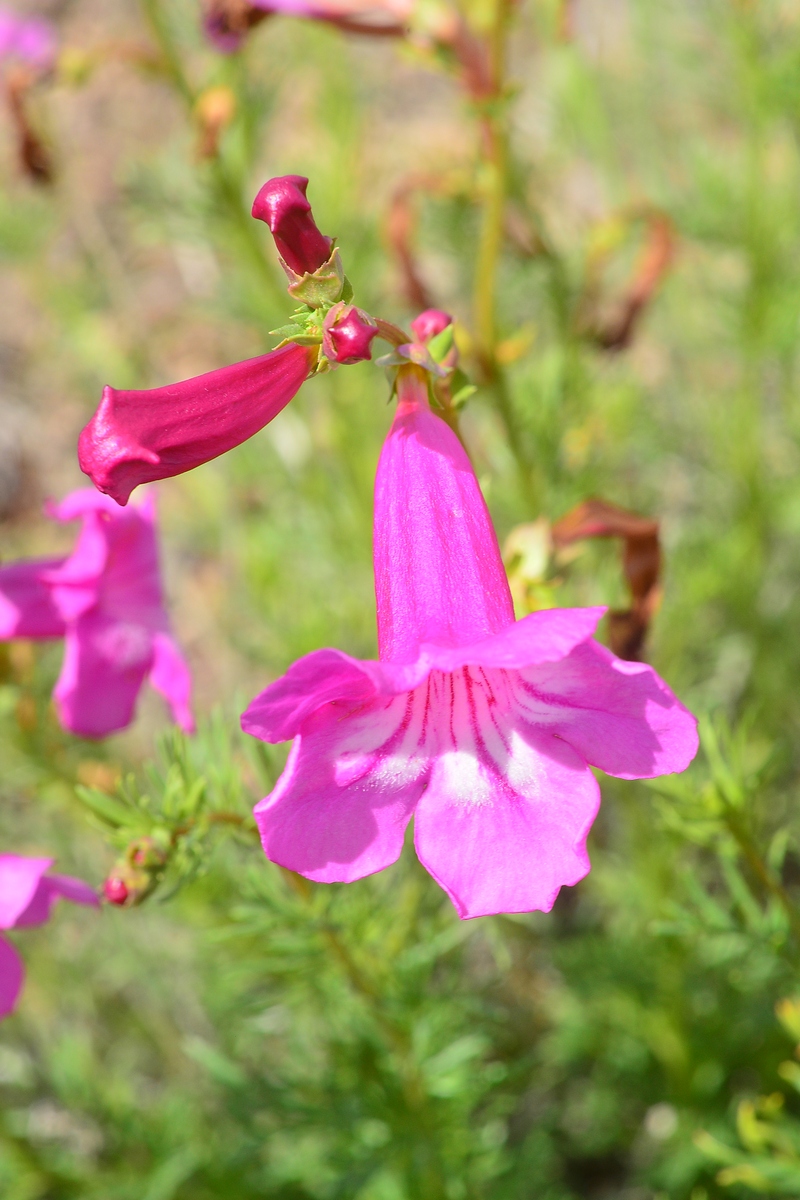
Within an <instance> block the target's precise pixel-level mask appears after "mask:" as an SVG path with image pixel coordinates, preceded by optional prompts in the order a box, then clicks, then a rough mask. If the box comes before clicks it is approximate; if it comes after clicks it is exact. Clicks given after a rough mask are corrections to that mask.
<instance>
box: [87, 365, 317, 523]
mask: <svg viewBox="0 0 800 1200" xmlns="http://www.w3.org/2000/svg"><path fill="white" fill-rule="evenodd" d="M316 357H317V351H316V348H315V347H313V346H298V345H296V344H294V343H292V344H291V345H289V346H282V347H281V348H280V349H279V350H272V351H270V353H269V354H262V355H261V356H260V357H259V358H250V359H247V360H246V361H245V362H240V363H235V364H234V365H233V366H231V367H221V368H220V369H219V370H218V371H209V372H208V374H207V375H198V376H197V377H196V378H195V379H187V380H185V381H184V382H183V383H174V384H172V385H170V386H168V387H160V388H152V389H151V390H149V391H144V392H136V391H129V392H122V391H117V390H116V388H112V387H106V388H104V390H103V399H102V400H101V401H100V407H99V408H98V410H97V412H96V413H95V414H94V416H93V417H92V419H91V421H90V422H89V424H88V425H87V426H86V427H85V429H83V430H82V431H81V435H80V438H79V439H78V461H79V462H80V465H81V470H82V471H84V472H85V474H87V475H88V476H89V477H90V478H91V480H92V482H93V483H94V485H95V487H97V488H99V489H100V491H101V492H106V493H107V494H108V495H109V496H112V497H113V499H114V500H116V502H117V504H127V502H128V498H129V497H130V494H131V492H132V491H133V489H134V488H135V487H138V485H139V484H140V483H150V482H152V481H153V480H156V479H170V478H172V476H173V475H182V474H183V473H184V471H191V470H192V469H193V468H194V467H199V466H200V465H201V464H202V463H205V462H209V461H210V460H211V459H212V458H217V457H218V456H219V455H220V454H224V453H225V452H226V451H227V450H232V449H233V447H234V446H238V445H240V444H241V443H242V442H245V441H247V439H248V438H251V437H252V436H253V434H254V433H258V431H259V429H263V427H264V426H265V425H267V424H268V423H269V422H270V421H271V420H273V418H274V417H277V415H278V413H279V412H280V411H281V410H282V409H284V408H285V407H286V405H287V404H288V403H289V401H290V400H291V399H292V397H293V396H295V395H296V394H297V392H298V391H299V390H300V386H301V384H302V383H303V381H304V380H305V379H306V378H307V377H308V375H309V373H310V371H312V370H313V365H314V360H315V359H316Z"/></svg>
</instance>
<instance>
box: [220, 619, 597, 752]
mask: <svg viewBox="0 0 800 1200" xmlns="http://www.w3.org/2000/svg"><path fill="white" fill-rule="evenodd" d="M605 611H606V610H605V609H604V608H550V609H543V610H542V611H540V612H535V613H531V614H530V616H527V617H523V619H522V620H521V621H517V622H516V624H514V625H511V626H510V627H509V628H507V629H504V630H503V631H502V632H501V633H498V634H495V635H494V636H493V637H490V638H485V639H484V640H483V641H481V642H477V643H474V644H472V645H469V646H456V647H449V646H444V647H442V646H433V645H428V644H426V645H423V646H421V647H420V652H419V657H418V658H417V660H416V661H415V662H412V663H405V664H398V663H391V662H375V661H372V660H369V659H357V658H351V657H350V655H349V654H345V653H343V651H341V650H332V649H326V650H314V651H313V652H312V653H311V654H306V655H305V657H303V658H301V659H298V661H297V662H295V663H293V664H292V666H291V667H290V668H289V670H288V671H287V672H286V674H285V675H283V676H282V677H281V678H280V679H277V680H276V681H275V682H274V683H272V684H270V686H269V687H268V688H266V689H265V690H264V691H263V692H262V693H261V695H260V696H257V697H256V698H255V700H253V701H252V702H251V704H250V705H249V707H248V708H247V710H246V712H245V713H244V715H243V716H242V728H243V729H244V731H245V733H250V734H252V735H253V737H258V738H261V739H262V740H263V741H265V742H283V741H287V740H288V739H289V738H292V737H294V736H295V734H297V733H299V732H300V730H301V728H302V725H303V722H304V721H305V720H306V718H307V717H309V716H311V714H312V713H314V712H316V710H317V709H318V708H321V707H322V705H324V704H329V703H331V701H333V700H346V701H350V702H355V701H357V700H358V701H366V700H369V699H371V698H372V697H374V696H398V695H400V694H401V693H403V692H410V691H413V690H414V689H415V688H417V687H420V686H421V685H422V684H423V683H424V682H425V680H426V679H427V678H428V676H429V675H430V673H431V671H445V672H449V671H455V670H458V668H459V667H463V666H482V667H490V668H513V667H522V666H529V665H531V664H535V663H549V662H555V661H557V660H558V659H561V658H564V657H565V656H566V655H567V654H569V653H570V651H571V650H573V649H574V647H575V646H576V645H579V644H580V643H581V642H583V641H586V639H587V638H590V637H591V635H592V633H593V632H594V630H595V628H596V627H597V623H598V621H599V620H600V618H601V617H602V616H603V613H604V612H605Z"/></svg>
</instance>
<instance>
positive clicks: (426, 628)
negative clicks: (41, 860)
mask: <svg viewBox="0 0 800 1200" xmlns="http://www.w3.org/2000/svg"><path fill="white" fill-rule="evenodd" d="M398 389H399V403H398V407H397V415H396V417H395V419H394V423H393V425H392V428H391V430H390V432H389V435H388V437H387V439H386V442H385V443H384V446H383V450H382V451H381V457H380V462H379V465H378V474H377V478H376V480H375V535H374V559H375V593H376V597H377V602H378V643H379V646H380V657H381V659H382V660H384V661H387V660H388V661H391V662H396V663H408V662H412V661H413V660H414V659H416V658H417V656H418V653H419V647H420V644H421V643H423V642H432V643H435V644H437V645H439V646H445V647H455V646H463V645H469V644H470V643H472V642H479V641H481V640H482V639H484V638H487V637H491V636H492V635H493V634H497V633H500V632H501V631H502V630H503V629H505V628H506V627H508V626H510V625H513V623H514V609H513V605H512V602H511V593H510V592H509V588H508V582H507V580H506V574H505V570H504V568H503V563H502V560H501V558H500V550H499V547H498V545H497V537H496V536H495V532H494V528H493V527H492V522H491V518H490V517H489V512H488V510H487V508H486V503H485V501H484V499H483V496H482V494H481V490H480V488H479V486H478V481H477V479H476V478H475V472H474V471H473V469H472V464H471V463H470V461H469V459H468V457H467V454H466V451H465V450H464V448H463V446H462V445H461V443H460V442H459V440H458V438H457V437H456V435H455V434H454V433H453V432H452V430H451V429H449V428H448V427H447V425H445V423H444V421H442V420H440V419H439V417H436V416H434V415H433V413H432V412H431V411H430V408H429V407H428V399H427V383H426V381H425V376H424V373H423V372H422V371H421V370H420V369H419V368H418V367H404V368H402V369H401V370H400V372H399V373H398Z"/></svg>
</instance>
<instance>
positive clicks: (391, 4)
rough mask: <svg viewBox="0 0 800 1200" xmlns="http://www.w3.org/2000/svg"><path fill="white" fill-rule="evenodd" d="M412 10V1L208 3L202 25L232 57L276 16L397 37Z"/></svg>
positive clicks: (239, 0) (254, 0)
mask: <svg viewBox="0 0 800 1200" xmlns="http://www.w3.org/2000/svg"><path fill="white" fill-rule="evenodd" d="M412 8H413V0H207V3H206V9H205V17H204V21H203V25H204V28H205V32H206V35H207V37H208V38H209V40H210V41H211V42H212V43H213V45H214V46H215V47H216V49H217V50H219V51H221V52H222V53H223V54H231V53H233V51H235V50H238V49H239V48H240V47H241V45H242V42H243V41H244V39H245V37H246V36H247V34H248V32H249V31H250V30H251V29H252V28H253V27H254V26H255V25H258V24H260V22H261V21H264V20H266V18H267V17H270V16H274V15H276V14H278V13H282V14H283V15H284V16H288V17H304V18H306V19H308V20H312V21H325V22H327V23H328V24H331V25H338V26H339V28H340V29H343V30H345V31H349V32H351V33H366V34H372V35H375V36H380V35H383V36H387V35H388V36H399V35H400V34H402V33H404V32H405V29H406V23H407V21H408V18H409V16H410V14H411V10H412Z"/></svg>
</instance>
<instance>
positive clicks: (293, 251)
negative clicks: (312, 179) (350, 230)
mask: <svg viewBox="0 0 800 1200" xmlns="http://www.w3.org/2000/svg"><path fill="white" fill-rule="evenodd" d="M307 187H308V180H307V179H306V178H305V176H303V175H282V176H280V177H279V178H277V179H268V180H267V182H266V183H265V184H264V186H263V187H262V188H261V191H260V192H259V193H258V195H257V196H256V198H255V200H254V201H253V210H252V211H253V216H254V217H255V218H256V219H257V220H259V221H264V222H266V224H267V225H268V226H269V229H270V233H271V234H272V236H273V237H274V239H275V245H276V247H277V249H278V253H279V254H280V256H281V258H282V259H283V261H284V262H285V263H286V265H287V267H290V268H291V270H292V271H293V272H294V273H295V275H307V274H308V275H310V274H313V272H314V271H316V270H317V269H318V268H319V267H321V266H323V265H324V264H325V263H326V262H327V261H328V259H329V258H330V256H331V251H332V250H333V241H332V240H331V238H329V237H325V236H324V235H323V234H321V233H320V231H319V230H318V229H317V226H316V224H315V222H314V218H313V216H312V215H311V205H310V204H309V202H308V200H307V199H306V188H307Z"/></svg>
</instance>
